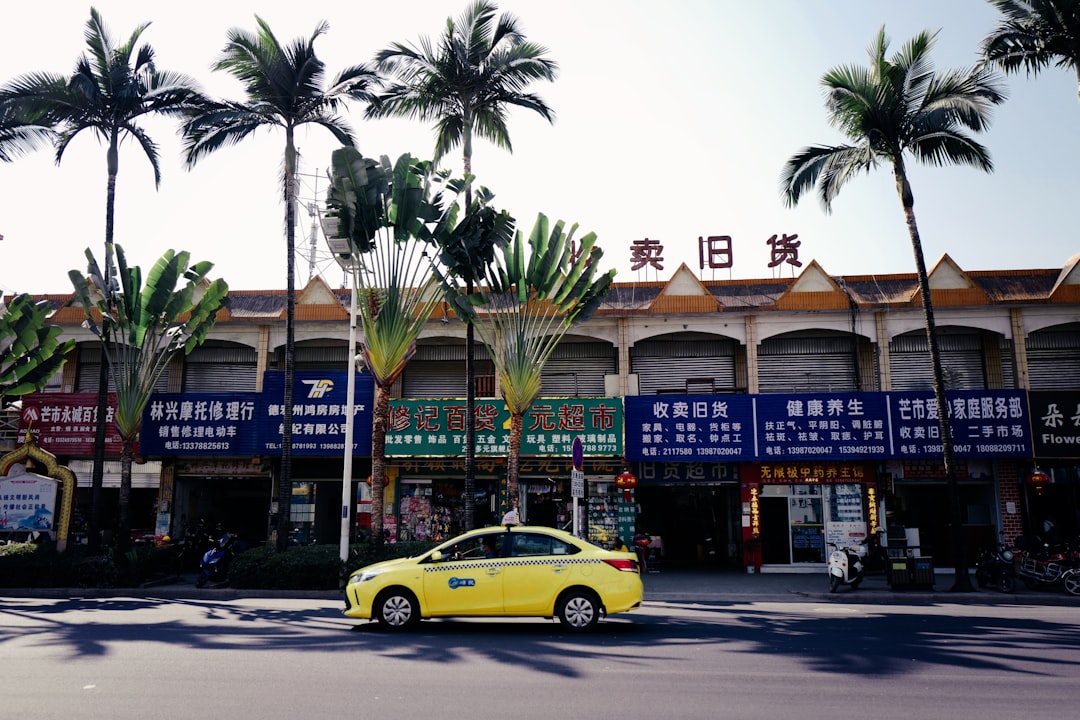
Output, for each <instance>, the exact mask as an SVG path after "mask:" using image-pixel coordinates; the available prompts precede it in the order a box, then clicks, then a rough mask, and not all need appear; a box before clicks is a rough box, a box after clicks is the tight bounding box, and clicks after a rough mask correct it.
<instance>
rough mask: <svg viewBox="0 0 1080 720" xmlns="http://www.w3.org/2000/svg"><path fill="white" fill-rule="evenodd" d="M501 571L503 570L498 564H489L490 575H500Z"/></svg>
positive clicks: (488, 572) (488, 571)
mask: <svg viewBox="0 0 1080 720" xmlns="http://www.w3.org/2000/svg"><path fill="white" fill-rule="evenodd" d="M501 572H502V568H501V567H499V566H498V565H489V566H488V569H487V574H488V575H489V576H491V577H495V576H496V575H498V574H499V573H501Z"/></svg>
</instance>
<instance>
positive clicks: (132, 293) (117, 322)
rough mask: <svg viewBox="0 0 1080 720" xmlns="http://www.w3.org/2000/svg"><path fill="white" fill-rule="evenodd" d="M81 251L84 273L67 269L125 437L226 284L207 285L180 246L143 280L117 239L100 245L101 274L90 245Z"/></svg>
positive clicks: (208, 322) (203, 326) (208, 323)
mask: <svg viewBox="0 0 1080 720" xmlns="http://www.w3.org/2000/svg"><path fill="white" fill-rule="evenodd" d="M114 253H115V263H114V262H113V258H114ZM86 257H87V260H88V269H87V274H86V275H83V274H82V273H79V272H77V271H75V270H72V271H71V272H69V273H68V276H69V277H70V278H71V283H72V286H73V287H74V289H75V297H76V300H77V302H78V304H79V305H81V306H82V308H83V312H84V314H85V315H86V326H87V327H88V328H90V329H91V331H92V332H93V333H94V334H95V335H96V336H97V337H98V338H100V339H101V340H102V349H103V351H104V354H105V357H106V360H107V362H108V365H109V373H110V375H111V376H112V380H113V384H114V386H115V388H116V404H117V407H116V415H115V422H116V427H117V430H118V431H119V433H120V435H121V437H122V438H123V439H125V440H133V439H134V438H135V437H136V436H137V435H138V432H139V430H140V428H141V427H142V413H143V409H144V408H145V407H146V403H147V402H148V401H149V399H150V394H151V393H152V392H153V391H154V386H155V385H156V384H157V381H158V379H159V378H160V377H161V375H162V373H163V372H165V369H166V367H167V366H168V363H169V360H170V359H171V358H172V357H173V355H175V354H176V353H177V352H181V351H182V352H185V353H188V352H191V350H192V349H194V348H195V347H196V346H197V345H199V344H200V343H202V342H203V340H205V339H206V335H207V333H208V332H209V331H210V328H212V327H213V325H214V323H215V322H216V320H217V314H218V312H219V311H220V310H221V309H222V308H223V307H225V305H226V304H227V301H228V286H227V285H226V284H225V282H224V281H223V280H220V279H218V280H214V281H213V282H212V283H209V284H207V281H206V275H207V273H208V272H209V271H210V269H211V268H213V264H212V263H209V262H205V261H204V262H199V263H196V264H194V265H190V254H189V253H188V252H186V251H181V252H174V251H173V250H167V251H166V252H165V253H164V254H163V255H162V256H161V257H160V258H159V259H158V260H157V262H155V263H154V265H153V267H152V268H151V270H150V273H149V274H148V275H147V276H146V282H145V284H144V283H143V275H142V270H141V268H139V267H137V266H135V267H129V266H128V264H127V258H126V257H125V255H124V251H123V248H121V247H120V246H118V245H117V246H115V247H114V246H112V245H106V251H105V257H106V269H107V271H108V274H107V275H106V276H103V274H102V272H101V268H100V266H99V265H98V263H97V261H96V260H95V259H94V256H93V253H92V252H91V251H90V250H87V251H86ZM196 298H197V299H196ZM184 316H187V318H186V319H184Z"/></svg>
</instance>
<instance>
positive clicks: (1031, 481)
mask: <svg viewBox="0 0 1080 720" xmlns="http://www.w3.org/2000/svg"><path fill="white" fill-rule="evenodd" d="M1027 484H1028V485H1030V486H1031V487H1033V488H1035V494H1036V495H1042V493H1043V490H1045V489H1046V486H1047V485H1049V484H1050V476H1049V475H1047V474H1046V473H1044V472H1043V471H1042V470H1040V469H1039V468H1035V469H1033V470H1032V471H1031V472H1030V473H1028V476H1027Z"/></svg>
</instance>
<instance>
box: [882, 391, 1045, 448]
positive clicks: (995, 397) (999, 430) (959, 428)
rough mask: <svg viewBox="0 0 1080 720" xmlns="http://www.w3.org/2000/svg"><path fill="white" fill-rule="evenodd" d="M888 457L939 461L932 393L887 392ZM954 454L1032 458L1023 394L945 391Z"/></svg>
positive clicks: (939, 444)
mask: <svg viewBox="0 0 1080 720" xmlns="http://www.w3.org/2000/svg"><path fill="white" fill-rule="evenodd" d="M887 395H888V396H889V418H890V421H891V427H892V444H893V454H892V457H895V458H901V459H907V458H934V457H941V452H942V447H941V429H940V424H939V422H940V414H939V412H938V405H937V400H936V398H935V397H934V394H933V393H932V392H930V391H921V392H920V391H906V392H890V393H887ZM945 399H946V401H947V402H948V404H949V429H950V430H952V436H953V437H952V440H953V454H954V455H955V456H956V457H957V458H960V459H965V458H1030V457H1031V456H1032V448H1031V430H1030V428H1031V424H1030V421H1029V416H1028V403H1027V397H1026V393H1025V392H1024V391H1023V390H947V391H946V392H945Z"/></svg>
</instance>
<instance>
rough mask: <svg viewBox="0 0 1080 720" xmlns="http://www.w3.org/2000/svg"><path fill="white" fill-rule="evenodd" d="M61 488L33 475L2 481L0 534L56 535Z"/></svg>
mask: <svg viewBox="0 0 1080 720" xmlns="http://www.w3.org/2000/svg"><path fill="white" fill-rule="evenodd" d="M59 484H60V483H59V482H58V481H56V480H53V479H52V478H48V477H45V476H44V475H35V474H33V473H23V474H21V475H17V476H14V477H3V478H0V532H3V531H27V530H39V531H48V532H51V531H53V530H54V529H55V524H56V512H55V511H56V488H57V486H58V485H59Z"/></svg>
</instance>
